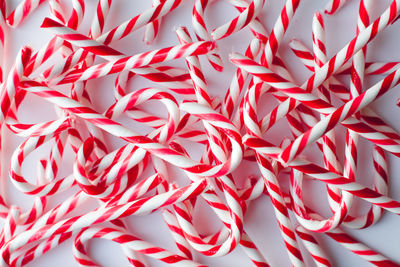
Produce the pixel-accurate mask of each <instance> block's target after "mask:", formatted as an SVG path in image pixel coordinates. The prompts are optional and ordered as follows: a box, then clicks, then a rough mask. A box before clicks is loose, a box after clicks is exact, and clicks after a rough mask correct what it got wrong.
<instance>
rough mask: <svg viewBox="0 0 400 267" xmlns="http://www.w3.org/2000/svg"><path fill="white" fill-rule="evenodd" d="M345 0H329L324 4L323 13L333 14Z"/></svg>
mask: <svg viewBox="0 0 400 267" xmlns="http://www.w3.org/2000/svg"><path fill="white" fill-rule="evenodd" d="M346 2H347V0H329V3H328V4H326V6H325V11H324V12H325V13H326V14H329V15H333V14H335V13H336V12H337V11H339V10H340V9H341V8H342V7H343V6H344V4H346Z"/></svg>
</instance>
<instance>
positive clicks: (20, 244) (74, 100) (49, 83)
mask: <svg viewBox="0 0 400 267" xmlns="http://www.w3.org/2000/svg"><path fill="white" fill-rule="evenodd" d="M112 2H113V1H112V0H98V1H96V3H97V9H96V10H95V11H92V10H88V9H86V10H85V1H83V0H48V1H45V0H23V1H21V2H20V3H19V4H18V5H17V7H16V8H15V9H14V10H13V11H12V10H10V9H11V7H10V6H9V5H8V2H7V1H6V0H0V8H1V12H0V45H1V47H0V53H1V55H0V57H1V64H2V67H1V76H0V79H1V83H2V84H1V99H0V105H1V108H0V109H1V112H0V119H1V126H2V133H4V132H5V131H10V132H12V134H14V135H16V136H19V137H22V138H23V139H24V141H23V142H22V143H20V144H19V146H18V148H17V149H16V150H15V151H14V152H13V153H12V156H11V158H10V165H3V164H2V165H1V168H2V172H3V173H6V174H7V175H5V177H2V183H3V185H2V187H1V188H2V193H1V195H0V216H1V218H2V219H3V227H2V230H1V234H0V248H1V255H2V257H1V260H0V261H1V264H0V266H22V265H25V264H27V263H30V262H32V261H33V260H35V259H36V258H38V257H40V256H42V255H43V254H45V253H46V252H48V251H50V250H51V249H53V248H55V247H57V246H58V245H59V244H60V243H63V242H65V241H67V240H73V244H74V246H73V250H72V251H73V252H72V253H73V256H74V258H75V260H76V261H77V262H78V263H79V264H80V265H83V266H95V265H96V263H95V262H94V260H93V259H92V258H91V256H90V255H89V253H88V250H87V244H88V241H89V240H91V239H93V238H103V239H107V240H112V241H114V242H116V243H118V244H120V245H121V247H122V249H123V252H124V254H125V255H126V257H127V258H128V260H129V262H130V264H132V265H133V266H147V263H146V260H145V258H143V257H142V256H140V254H142V255H145V256H147V257H151V258H155V259H157V260H160V261H162V262H165V263H169V264H176V265H179V266H204V265H202V264H201V263H197V262H196V261H195V260H194V259H193V257H194V256H195V255H196V254H202V255H205V256H211V257H219V256H224V255H227V254H229V253H230V252H232V251H233V250H234V249H236V248H237V247H239V248H240V249H243V251H244V252H245V253H246V255H247V256H248V257H249V262H248V264H249V266H250V264H251V262H252V263H253V264H254V265H255V266H269V265H268V262H269V260H268V259H266V258H265V256H266V253H265V251H261V250H259V249H258V248H257V243H256V242H253V241H252V237H251V235H248V234H247V233H246V231H245V230H244V226H245V224H246V221H245V220H244V216H245V214H246V211H247V210H248V209H249V206H250V205H251V203H252V201H253V200H255V199H257V198H259V197H260V196H262V195H264V196H268V198H269V200H270V202H271V203H272V205H273V208H274V212H275V214H270V215H269V216H271V220H272V219H276V220H277V222H278V225H279V231H280V234H281V236H282V240H283V242H284V244H285V246H286V248H287V255H288V257H289V260H290V262H291V264H292V265H293V266H304V260H303V256H302V253H303V254H304V253H305V250H303V251H300V249H299V243H300V242H301V243H303V245H304V247H305V248H306V251H308V253H309V254H310V255H311V257H312V259H313V260H314V261H315V264H316V265H317V266H331V261H330V259H329V257H328V256H327V254H329V253H326V251H325V250H324V249H322V248H321V246H320V244H319V243H318V241H317V240H318V238H316V236H318V235H326V236H329V237H330V238H332V239H333V240H335V241H336V242H338V243H339V244H341V245H342V246H344V247H345V248H346V249H348V250H350V251H351V252H353V253H355V254H357V255H358V256H359V257H361V258H363V259H365V261H368V262H370V263H372V264H374V265H376V266H399V265H398V264H397V263H395V262H393V261H392V260H390V259H389V258H387V257H385V256H384V255H382V254H381V253H379V252H377V251H374V250H373V249H371V248H369V247H368V246H367V245H366V244H363V243H362V242H360V241H358V240H356V239H355V238H354V237H352V236H350V235H349V234H348V233H346V230H345V229H346V228H350V229H361V228H366V227H369V226H371V225H373V224H375V223H376V222H377V221H378V220H379V219H380V218H381V216H382V213H383V211H385V210H386V211H389V212H392V213H395V214H400V202H398V201H396V200H394V199H392V198H391V197H389V196H388V178H389V174H388V167H387V160H386V158H387V155H386V154H387V153H391V154H393V155H394V156H397V157H398V156H400V135H399V133H398V132H397V131H396V130H395V129H394V128H393V127H391V126H390V125H388V124H387V123H386V122H385V121H384V120H383V119H382V118H381V117H380V116H379V115H377V113H376V112H375V111H374V110H373V109H372V108H371V107H369V104H370V103H372V102H373V101H375V100H376V99H377V98H379V97H380V96H382V95H383V94H385V93H386V92H387V91H389V90H390V89H393V88H395V87H396V85H397V84H398V83H399V81H400V70H399V67H400V66H399V63H397V62H386V63H385V62H384V63H379V62H366V53H367V50H368V49H367V45H368V43H369V42H371V41H372V40H374V38H375V37H376V36H377V35H378V34H379V33H381V32H382V31H384V30H385V29H386V28H388V27H390V26H391V25H392V24H393V23H395V22H396V20H397V17H398V16H399V15H400V1H399V0H393V1H391V3H390V5H388V7H387V9H386V10H385V11H384V12H383V13H382V14H381V15H380V16H379V17H377V18H373V17H372V15H371V10H372V9H373V5H374V3H373V2H374V1H373V0H361V1H355V0H352V1H349V3H347V4H348V5H350V4H352V5H357V6H358V10H359V12H358V19H357V25H355V26H354V31H355V32H357V34H355V35H354V36H355V37H354V38H353V39H352V40H350V41H349V42H348V44H347V45H345V46H344V47H343V48H342V49H341V50H340V51H339V52H337V53H336V54H335V55H334V56H333V57H331V59H329V60H328V57H327V53H326V48H325V47H326V44H325V28H324V17H326V16H330V15H332V14H334V13H335V12H337V11H338V10H339V9H340V7H342V5H343V4H344V3H345V2H346V1H339V0H332V1H330V2H329V4H328V6H327V8H326V10H325V11H324V12H321V13H319V12H316V13H315V15H314V18H313V21H312V41H313V46H312V49H309V48H307V47H306V46H305V45H303V44H302V43H301V42H299V41H296V40H293V41H292V42H290V48H291V49H292V51H293V52H294V54H295V55H296V56H297V57H298V59H299V60H300V61H301V62H302V63H303V64H304V65H305V67H306V68H307V69H309V70H310V71H311V72H310V76H309V78H308V79H307V80H306V81H305V82H304V83H303V84H302V85H298V84H297V83H296V82H295V80H294V78H293V76H292V75H291V73H290V71H289V70H288V68H287V62H285V61H284V60H283V59H282V58H281V57H280V56H279V54H278V48H279V46H280V44H281V43H282V40H283V38H284V35H285V33H286V31H287V29H288V27H294V26H295V25H292V23H291V22H292V20H293V18H294V16H295V13H296V11H297V10H298V7H299V5H301V4H303V3H300V2H302V1H300V0H287V1H286V3H285V5H284V7H283V9H282V11H281V13H280V15H279V16H278V18H277V19H276V22H275V24H274V25H273V28H272V29H271V30H270V31H268V30H267V29H266V27H265V25H264V24H265V23H264V21H263V19H262V17H260V14H261V12H262V10H263V9H267V8H268V3H265V2H266V1H265V0H253V1H250V0H229V1H227V2H228V3H229V4H230V5H232V6H233V7H234V8H235V9H236V10H237V14H236V15H235V16H236V17H234V18H233V19H232V20H230V21H228V22H227V23H226V24H224V25H222V26H219V27H216V28H215V29H214V30H210V27H207V23H206V22H207V21H206V19H205V11H206V9H207V6H209V5H210V4H211V3H210V2H211V1H208V0H195V1H193V3H192V4H190V7H191V9H190V10H186V12H191V14H192V25H191V26H190V27H176V28H175V33H176V45H174V46H171V47H164V48H161V49H159V50H148V51H145V52H143V53H139V54H135V55H126V54H124V53H122V52H120V51H117V50H115V49H114V48H112V46H113V43H114V42H115V41H118V40H121V39H123V38H125V37H127V36H128V35H131V34H134V33H135V32H136V31H137V30H138V29H139V28H145V35H144V41H145V43H146V44H150V43H151V42H153V40H154V39H155V38H157V35H158V33H159V31H160V30H162V29H163V27H162V24H163V22H162V19H163V17H164V16H170V13H171V14H172V13H174V10H175V9H179V8H181V5H182V2H183V1H182V0H154V1H153V3H152V5H153V6H152V7H150V5H149V8H148V9H147V10H145V11H144V12H142V13H140V14H137V15H135V16H134V17H131V18H129V20H127V21H125V22H123V23H122V24H120V25H113V26H112V27H110V29H109V30H106V28H107V27H105V24H106V22H107V25H109V24H110V25H112V23H113V22H112V21H109V20H108V18H109V13H111V12H112V11H113V9H112ZM114 2H118V1H117V0H114ZM304 2H307V1H304ZM356 2H357V3H356ZM134 4H135V3H134V2H132V5H134ZM186 4H187V3H186ZM304 4H305V3H304ZM40 5H48V6H49V10H50V12H49V13H48V15H47V16H46V17H43V18H42V19H43V22H42V25H41V28H42V29H37V31H38V32H39V31H46V30H47V31H50V32H51V33H52V34H53V37H52V38H51V39H50V40H49V41H48V42H47V44H46V45H44V46H42V47H41V48H40V49H39V50H37V51H34V50H33V49H31V48H30V47H28V46H21V48H20V50H19V53H18V55H17V56H16V58H15V59H9V60H10V61H12V63H13V64H10V65H12V66H11V67H10V68H8V67H5V64H4V62H5V61H6V59H7V52H6V51H7V50H5V47H7V42H8V40H9V38H11V37H12V35H13V28H15V27H18V26H19V25H21V24H22V23H26V21H29V17H30V15H31V13H33V12H34V11H35V9H37V8H38V7H39V6H40ZM66 6H72V11H68V12H67V11H66V10H68V8H66ZM132 10H134V9H132ZM87 13H90V14H88V15H86V14H87ZM84 15H86V16H93V19H92V23H91V27H90V30H89V32H88V33H87V32H83V30H81V29H80V25H81V22H82V20H83V18H84ZM243 30H245V31H246V30H250V31H251V33H252V35H253V38H252V39H249V40H242V42H246V44H248V47H247V49H246V51H239V52H240V53H236V51H234V53H232V54H231V55H230V58H229V59H228V61H229V62H230V64H234V65H235V67H236V72H235V74H234V77H233V78H232V82H231V83H230V85H229V84H227V85H226V88H228V90H227V91H226V92H225V98H224V99H223V100H221V99H218V97H215V96H214V95H213V94H210V93H209V90H208V86H207V80H208V78H207V75H205V72H203V70H202V69H205V68H209V69H212V72H211V73H214V74H213V75H219V72H222V71H224V66H223V62H224V60H223V57H222V56H221V53H220V52H219V51H220V50H219V45H220V41H219V40H221V39H224V38H227V37H229V36H231V35H234V34H235V33H237V32H239V31H243ZM195 39H196V40H195ZM137 40H138V41H137V42H142V36H140V37H137ZM133 45H135V44H132V46H133ZM199 57H204V58H206V59H207V60H208V62H207V61H205V63H206V64H204V62H203V64H200V61H199ZM54 58H57V60H53V61H52V59H54ZM175 59H178V60H181V61H184V62H185V63H186V66H187V68H178V67H174V66H172V64H170V61H171V60H175ZM95 60H96V61H95ZM50 62H51V63H50ZM98 62H100V63H98ZM208 71H210V70H208ZM208 73H210V72H208ZM111 74H115V75H114V76H109V77H113V78H110V79H114V81H115V83H114V86H113V87H112V88H108V90H111V91H112V92H113V94H114V97H115V99H114V100H113V104H112V105H111V106H109V107H108V108H107V109H106V110H101V111H99V110H97V109H95V106H96V105H95V103H94V102H95V100H94V99H95V98H93V95H94V94H95V91H94V90H93V89H92V88H90V87H91V86H90V83H88V82H87V81H89V80H92V79H99V78H103V77H105V76H108V75H111ZM345 75H350V77H351V79H350V84H345V83H343V82H342V81H343V79H340V77H339V76H345ZM367 75H381V76H382V79H381V80H380V81H379V82H378V83H376V84H375V85H373V86H371V87H369V88H366V86H365V85H363V84H364V83H363V81H364V77H366V76H367ZM138 76H141V77H143V78H145V79H147V80H149V81H151V82H152V84H153V85H152V87H148V88H134V89H132V88H131V87H130V86H129V82H130V80H132V79H135V77H138ZM103 79H104V78H103ZM32 95H35V96H37V97H40V98H41V99H43V100H45V101H47V102H49V103H51V104H52V105H54V107H55V110H56V114H57V119H55V120H51V121H42V122H40V123H32V122H31V123H29V122H22V121H20V120H19V118H18V116H19V113H18V109H19V108H20V107H21V106H22V105H26V104H27V102H29V100H28V99H29V98H30V97H32ZM266 95H268V96H270V97H274V99H276V101H277V103H278V104H277V105H276V106H274V107H273V109H272V110H271V111H269V112H267V114H262V113H264V112H261V111H258V106H259V105H260V103H259V100H260V99H263V97H265V96H266ZM100 97H101V96H100ZM24 100H25V101H24ZM150 100H152V102H156V103H157V102H161V104H163V105H161V109H164V108H165V109H166V110H167V112H168V115H167V116H165V117H160V116H158V115H156V114H151V112H149V111H148V109H145V107H146V105H147V104H146V103H147V102H148V101H150ZM338 103H340V104H338ZM162 106H165V107H162ZM260 109H261V108H260ZM121 117H124V118H128V119H129V120H132V121H135V122H136V123H137V124H140V125H142V126H146V127H148V128H149V129H152V130H150V131H148V133H147V134H146V135H141V134H139V133H137V132H135V130H134V129H132V127H129V126H128V125H125V124H124V123H121V120H120V119H121ZM282 119H285V120H286V121H287V125H288V127H289V128H288V129H290V132H289V130H288V132H287V133H283V134H282V137H283V138H282V140H281V142H280V144H273V142H272V141H271V140H269V139H268V138H267V137H266V136H265V134H266V133H267V132H268V131H269V130H270V129H271V128H272V127H274V126H276V124H277V122H278V121H280V120H282ZM339 124H340V125H342V126H344V127H345V129H346V130H345V131H346V140H345V143H344V142H343V143H342V144H339V142H338V141H336V140H335V130H337V128H335V126H337V125H339ZM334 128H335V129H334ZM146 129H147V128H146ZM285 134H286V135H285ZM107 136H113V137H117V138H120V139H122V140H124V141H123V142H124V145H123V146H120V147H119V148H117V149H114V148H112V147H111V145H110V144H109V142H107V140H108V139H107ZM360 136H361V137H363V138H365V139H367V140H369V141H370V142H371V143H373V151H372V152H371V155H372V160H373V166H371V171H370V173H371V175H373V176H374V179H375V180H374V184H373V185H366V184H367V183H366V182H365V178H363V177H358V176H357V175H356V173H357V158H358V156H357V150H358V143H359V137H360ZM1 139H2V140H1V141H2V143H3V144H4V142H7V140H4V139H5V136H4V135H3V134H2V135H1ZM47 142H49V143H52V145H51V148H50V151H48V152H47V156H46V157H44V158H40V159H37V163H38V165H39V166H38V173H37V174H35V175H30V176H31V177H27V176H26V175H24V172H23V170H22V169H23V168H22V165H23V164H24V161H25V159H27V158H28V156H29V154H31V153H32V152H34V151H36V150H37V149H38V148H39V147H40V146H42V145H43V144H45V143H47ZM188 144H189V145H188ZM190 144H197V145H200V146H201V147H203V151H202V152H201V157H200V159H197V158H196V157H194V156H193V155H191V153H190V151H189V150H188V147H190V146H191V145H190ZM312 144H316V145H317V147H318V149H319V151H318V152H317V153H319V155H321V156H323V166H320V165H318V164H316V163H313V162H312V161H311V160H309V159H307V156H306V155H305V154H304V153H302V152H303V151H304V150H305V149H306V148H308V147H310V146H311V145H312ZM338 146H343V147H345V152H344V160H339V159H340V158H342V157H339V156H338V153H337V151H336V150H337V147H338ZM67 147H68V148H69V149H72V151H73V153H74V159H73V160H72V161H71V162H70V166H71V167H72V169H73V172H72V173H71V174H70V175H67V176H65V177H60V175H59V169H60V167H61V165H62V164H68V162H65V161H64V160H63V156H64V150H65V149H66V148H67ZM245 162H253V163H254V164H255V165H257V166H258V169H257V170H252V172H255V173H257V175H251V176H250V175H249V176H247V177H234V175H233V174H232V172H233V171H234V170H235V169H237V168H238V167H239V166H240V165H241V164H244V163H245ZM171 168H176V169H179V170H181V172H182V173H184V174H185V178H186V180H187V181H188V182H187V183H186V186H181V185H178V183H177V181H175V179H174V177H173V176H171V175H169V173H168V172H169V170H170V169H171ZM148 173H151V174H150V175H148ZM32 176H33V177H34V178H33V180H32ZM278 176H279V179H278ZM304 178H308V179H314V180H319V181H322V182H324V183H325V184H326V190H327V197H328V202H329V207H330V209H331V214H332V215H331V216H330V217H328V218H325V217H323V216H322V215H320V214H318V213H317V212H316V211H314V210H313V209H312V208H311V207H310V206H308V205H307V204H306V203H305V202H304V201H303V195H302V194H303V179H304ZM282 180H288V181H290V182H289V185H288V186H283V185H282ZM5 181H11V182H12V184H13V186H14V187H15V188H17V189H18V190H19V191H20V192H22V193H24V194H27V195H29V196H30V197H31V199H32V203H33V204H32V207H31V209H28V210H27V211H22V210H21V208H20V207H18V206H17V205H12V204H11V203H9V202H10V201H9V200H7V199H6V194H5V193H6V192H5V191H6V190H5V188H6V187H5V186H4V184H5ZM238 181H240V182H238ZM73 189H74V191H73ZM61 192H63V194H62V197H63V199H62V201H60V202H58V203H59V204H58V205H52V204H51V203H50V199H52V197H53V196H55V195H58V194H59V193H61ZM66 193H67V194H66ZM356 198H360V199H363V200H365V201H367V202H369V203H371V204H372V205H370V207H369V209H368V210H367V211H366V212H365V213H364V215H362V216H358V215H355V214H354V211H351V210H350V207H351V206H352V203H353V202H354V200H355V199H356ZM199 199H202V200H203V201H205V203H207V205H208V206H209V208H210V209H211V210H212V211H213V212H214V213H215V215H216V216H217V217H218V219H219V220H220V221H221V222H222V225H223V226H222V229H220V230H218V231H217V232H214V233H212V234H209V235H204V234H202V233H199V231H198V229H196V227H197V226H196V224H195V223H194V211H195V209H196V206H197V205H198V204H197V203H198V200H199ZM88 200H96V203H98V207H97V208H95V209H93V210H91V211H89V212H87V211H84V210H83V209H82V205H83V203H85V202H86V201H88ZM156 211H160V212H161V213H162V217H163V220H164V222H165V224H166V225H167V226H168V229H169V230H170V234H171V237H172V239H173V241H174V242H175V244H176V250H175V252H173V251H169V250H167V249H164V248H162V247H159V246H158V245H157V244H152V243H150V242H148V241H145V240H143V239H141V238H140V237H138V236H136V235H135V234H133V231H131V230H129V225H128V223H127V218H128V217H130V218H132V217H134V216H140V215H147V214H149V213H152V212H156ZM76 214H78V215H76ZM289 215H290V216H289ZM197 228H198V227H197ZM394 245H395V244H394Z"/></svg>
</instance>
